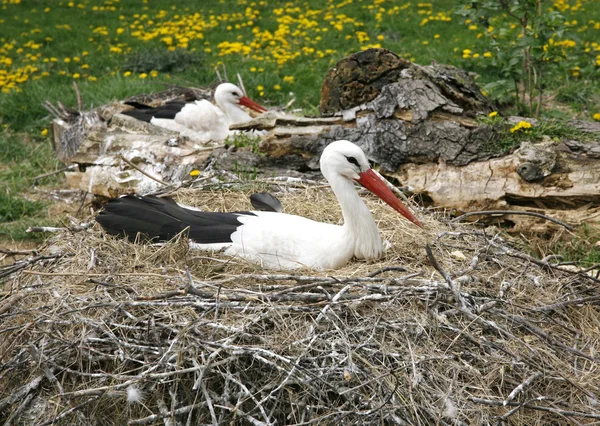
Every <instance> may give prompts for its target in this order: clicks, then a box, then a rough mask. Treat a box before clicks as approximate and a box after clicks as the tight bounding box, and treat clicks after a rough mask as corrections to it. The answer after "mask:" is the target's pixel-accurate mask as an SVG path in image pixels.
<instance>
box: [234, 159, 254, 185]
mask: <svg viewBox="0 0 600 426" xmlns="http://www.w3.org/2000/svg"><path fill="white" fill-rule="evenodd" d="M233 173H234V174H235V175H236V176H237V177H239V178H240V179H241V180H243V181H248V180H256V179H257V178H258V167H256V166H241V165H239V164H238V162H237V161H236V162H235V164H234V166H233Z"/></svg>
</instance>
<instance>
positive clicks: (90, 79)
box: [88, 75, 98, 81]
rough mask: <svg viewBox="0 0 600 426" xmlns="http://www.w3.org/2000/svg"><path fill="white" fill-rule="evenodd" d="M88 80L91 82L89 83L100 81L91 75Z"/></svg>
mask: <svg viewBox="0 0 600 426" xmlns="http://www.w3.org/2000/svg"><path fill="white" fill-rule="evenodd" d="M88 80H89V81H96V80H98V79H97V78H96V77H94V76H93V75H90V76H89V77H88Z"/></svg>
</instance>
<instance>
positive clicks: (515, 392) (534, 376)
mask: <svg viewBox="0 0 600 426" xmlns="http://www.w3.org/2000/svg"><path fill="white" fill-rule="evenodd" d="M541 376H542V373H541V372H540V371H538V372H536V373H533V374H532V375H531V376H529V377H528V378H527V379H525V380H524V381H523V383H521V384H520V385H519V386H517V387H516V388H514V389H513V390H512V392H511V393H510V394H509V395H508V396H507V397H506V399H505V400H504V406H506V405H508V403H510V402H511V401H512V400H513V399H515V397H516V396H517V395H519V394H520V393H521V392H523V391H524V390H525V389H526V388H527V387H528V386H529V385H531V383H533V381H534V380H536V379H537V378H539V377H541Z"/></svg>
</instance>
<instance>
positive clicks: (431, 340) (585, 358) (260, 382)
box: [0, 184, 600, 425]
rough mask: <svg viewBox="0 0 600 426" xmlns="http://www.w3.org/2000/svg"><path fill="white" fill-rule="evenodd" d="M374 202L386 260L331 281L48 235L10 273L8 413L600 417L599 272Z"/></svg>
mask: <svg viewBox="0 0 600 426" xmlns="http://www.w3.org/2000/svg"><path fill="white" fill-rule="evenodd" d="M264 186H265V185H262V186H261V185H258V184H257V186H256V187H254V188H251V190H262V189H264ZM270 189H271V190H272V189H273V188H272V187H270ZM247 196H248V192H247V191H246V192H244V191H233V190H231V191H225V192H224V191H223V190H222V189H219V190H218V191H208V190H205V191H197V190H181V191H179V192H177V193H176V199H177V200H178V201H180V202H184V203H186V204H193V205H196V206H198V207H202V208H205V209H211V210H229V209H248V208H249V202H248V198H247ZM278 196H279V197H280V199H281V201H282V203H283V206H284V211H286V212H288V213H296V214H301V215H305V216H308V217H312V218H315V219H320V220H327V221H331V222H334V223H335V222H339V221H340V218H341V215H340V212H339V207H338V206H337V204H336V203H335V202H334V198H333V196H332V195H331V193H330V191H329V190H328V189H326V188H322V187H319V186H310V187H305V188H300V189H296V191H294V192H287V193H283V194H278ZM365 198H366V199H367V203H368V205H369V207H370V208H371V209H372V210H373V212H374V215H375V217H376V218H377V220H378V223H379V227H380V229H381V232H382V234H383V236H384V237H385V238H386V239H387V240H389V241H390V243H391V248H390V249H389V250H388V251H387V254H386V256H385V258H384V259H382V260H381V261H378V262H371V263H369V262H357V261H354V262H351V263H350V264H348V265H347V266H346V267H344V268H343V269H341V270H337V271H329V272H325V273H316V272H312V271H308V270H306V271H300V272H299V273H297V274H287V273H281V272H277V271H265V270H261V269H260V268H259V267H257V266H255V265H252V264H250V263H248V262H246V261H244V260H240V259H231V258H227V257H222V256H220V255H219V254H207V253H202V252H193V251H190V250H188V247H187V244H186V242H185V239H180V240H177V241H173V242H171V243H168V244H166V245H164V246H162V247H156V246H149V245H136V244H130V243H128V242H126V241H124V240H120V239H115V238H112V237H107V236H106V235H104V234H103V233H102V232H101V230H100V229H99V227H98V226H95V227H93V228H91V229H88V230H85V231H83V232H75V233H69V232H65V233H63V234H61V235H59V236H55V237H53V238H51V239H50V240H49V241H48V242H47V243H46V244H45V245H44V247H42V248H41V249H40V250H39V251H38V252H37V253H34V254H32V255H31V256H29V257H24V258H22V259H20V260H17V261H16V262H15V263H13V264H11V265H8V266H6V267H4V268H3V269H0V276H4V278H3V279H4V288H3V293H2V302H0V319H1V320H0V336H1V337H0V363H1V367H0V418H3V419H6V421H7V424H12V423H19V424H35V425H47V424H81V425H84V424H125V423H127V422H129V424H132V425H135V424H137V425H140V424H169V425H176V424H231V423H235V424H238V423H239V424H253V425H272V424H297V425H300V424H303V425H309V424H376V423H379V424H400V425H403V424H410V425H427V424H440V425H451V424H458V425H464V424H478V425H497V424H511V425H536V424H540V425H541V424H589V423H592V422H597V421H599V420H600V410H599V409H598V406H597V404H598V403H597V401H598V392H599V391H598V384H599V383H600V369H599V368H598V361H599V358H598V355H597V351H598V340H599V337H600V321H599V318H600V316H599V315H598V308H597V306H596V305H597V303H598V301H599V300H600V293H599V291H598V288H599V287H598V285H599V281H598V280H597V279H595V278H593V277H590V276H589V275H587V274H586V273H583V272H579V271H576V270H572V269H567V268H565V267H562V266H556V265H553V264H550V263H549V261H548V260H538V259H535V258H533V257H531V256H529V255H528V254H527V253H526V252H524V251H522V250H519V249H518V248H515V247H514V246H511V244H509V243H508V242H507V241H505V240H504V239H503V237H502V236H501V235H500V234H499V233H497V232H496V231H495V230H494V229H487V230H484V229H482V228H476V227H475V226H473V225H462V224H450V223H448V221H446V220H445V218H444V217H442V216H441V215H436V214H433V213H427V214H426V215H425V214H422V215H421V216H422V217H423V216H425V217H424V222H425V231H424V232H422V233H420V232H419V230H418V229H416V228H415V227H414V226H413V225H411V224H410V223H408V222H407V221H406V220H404V219H402V218H401V217H400V216H399V215H398V214H396V213H395V212H393V211H391V209H389V208H388V207H387V206H385V205H383V204H381V203H380V202H379V201H376V200H375V199H374V198H372V197H369V196H366V195H365ZM426 248H427V249H428V250H426ZM428 251H429V253H428ZM444 277H445V278H444Z"/></svg>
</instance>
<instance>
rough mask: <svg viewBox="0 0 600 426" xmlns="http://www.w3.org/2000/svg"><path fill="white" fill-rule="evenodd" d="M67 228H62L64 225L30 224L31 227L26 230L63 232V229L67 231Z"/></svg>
mask: <svg viewBox="0 0 600 426" xmlns="http://www.w3.org/2000/svg"><path fill="white" fill-rule="evenodd" d="M66 230H67V228H62V227H56V226H30V227H29V228H27V229H26V230H25V232H33V233H36V232H52V233H55V232H62V231H66Z"/></svg>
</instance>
